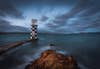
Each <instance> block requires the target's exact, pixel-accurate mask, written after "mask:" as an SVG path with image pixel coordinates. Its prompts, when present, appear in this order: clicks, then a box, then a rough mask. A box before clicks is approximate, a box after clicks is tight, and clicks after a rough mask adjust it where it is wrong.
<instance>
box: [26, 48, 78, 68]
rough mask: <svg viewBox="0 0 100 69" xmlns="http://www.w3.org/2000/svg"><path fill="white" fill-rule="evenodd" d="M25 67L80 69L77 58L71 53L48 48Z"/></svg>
mask: <svg viewBox="0 0 100 69" xmlns="http://www.w3.org/2000/svg"><path fill="white" fill-rule="evenodd" d="M25 69H79V68H78V65H77V62H76V60H75V59H74V58H73V57H72V56H69V55H64V54H61V53H57V52H56V51H55V50H46V51H44V52H43V53H42V54H41V56H40V57H39V58H38V59H36V60H35V61H33V62H32V64H29V65H27V66H26V68H25Z"/></svg>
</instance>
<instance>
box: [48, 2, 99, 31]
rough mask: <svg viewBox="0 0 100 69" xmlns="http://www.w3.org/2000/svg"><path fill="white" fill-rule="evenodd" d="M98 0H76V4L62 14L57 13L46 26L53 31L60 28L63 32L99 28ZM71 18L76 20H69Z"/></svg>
mask: <svg viewBox="0 0 100 69" xmlns="http://www.w3.org/2000/svg"><path fill="white" fill-rule="evenodd" d="M99 2H100V1H99V0H78V3H77V4H76V6H74V7H73V8H72V9H71V10H70V11H69V12H67V13H65V14H63V15H57V16H56V17H55V19H54V20H52V23H51V24H48V27H49V28H51V29H52V30H55V32H57V31H58V32H59V31H61V30H62V32H63V33H69V32H70V33H71V32H84V31H85V30H87V29H98V28H100V18H99V17H100V4H99ZM73 18H76V20H70V19H73ZM69 20H70V21H69ZM70 22H71V23H70Z"/></svg>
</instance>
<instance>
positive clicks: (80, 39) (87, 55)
mask: <svg viewBox="0 0 100 69" xmlns="http://www.w3.org/2000/svg"><path fill="white" fill-rule="evenodd" d="M29 37H30V35H29V34H1V35H0V46H3V45H7V44H10V43H13V42H16V41H21V40H26V39H29ZM50 43H53V44H55V47H56V49H57V50H58V51H60V52H64V53H69V54H71V55H73V56H74V58H75V59H76V60H77V62H78V64H79V66H80V67H81V69H100V66H99V65H100V63H99V62H100V50H99V49H100V34H71V35H61V34H58V35H57V34H39V40H38V41H37V42H35V43H34V42H30V43H27V44H24V45H22V46H19V47H16V48H14V49H12V50H10V51H8V52H7V53H5V54H4V55H2V56H0V69H24V68H25V66H26V65H27V64H29V63H30V62H31V61H32V60H34V59H36V58H37V57H39V55H40V53H41V52H42V51H44V50H46V49H49V48H48V44H50Z"/></svg>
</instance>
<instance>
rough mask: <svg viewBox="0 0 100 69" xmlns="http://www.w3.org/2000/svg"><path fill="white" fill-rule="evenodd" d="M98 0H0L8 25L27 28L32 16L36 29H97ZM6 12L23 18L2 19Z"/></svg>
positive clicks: (62, 31)
mask: <svg viewBox="0 0 100 69" xmlns="http://www.w3.org/2000/svg"><path fill="white" fill-rule="evenodd" d="M99 3H100V1H99V0H10V1H8V0H0V16H3V18H4V20H8V21H7V22H8V24H9V25H10V26H11V25H12V26H16V27H18V26H20V25H21V26H23V27H26V26H28V28H30V25H31V22H30V21H31V19H32V18H33V19H37V20H38V30H39V32H53V33H81V32H100V30H99V29H100V18H99V17H100V4H99ZM6 16H9V17H14V18H15V19H16V18H19V19H21V18H24V17H25V19H23V22H20V23H19V24H17V23H18V22H19V21H17V20H15V21H14V20H13V19H10V20H9V19H5V17H6ZM13 22H15V23H13ZM25 23H26V24H25ZM6 24H7V23H6ZM2 25H3V24H2ZM17 25H18V26H17ZM3 26H4V25H3ZM5 26H6V25H5ZM2 29H3V27H2Z"/></svg>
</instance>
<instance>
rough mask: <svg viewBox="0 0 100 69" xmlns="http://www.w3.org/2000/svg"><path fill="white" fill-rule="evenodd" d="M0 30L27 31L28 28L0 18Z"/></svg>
mask: <svg viewBox="0 0 100 69" xmlns="http://www.w3.org/2000/svg"><path fill="white" fill-rule="evenodd" d="M0 32H29V29H28V28H25V27H21V26H13V25H11V24H10V22H9V21H6V20H3V19H0Z"/></svg>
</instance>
